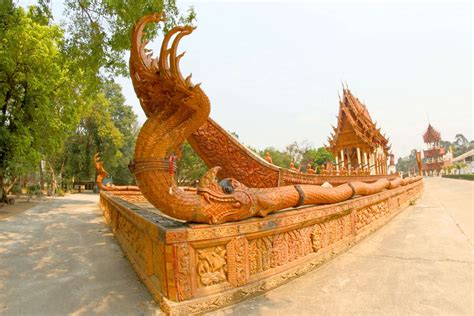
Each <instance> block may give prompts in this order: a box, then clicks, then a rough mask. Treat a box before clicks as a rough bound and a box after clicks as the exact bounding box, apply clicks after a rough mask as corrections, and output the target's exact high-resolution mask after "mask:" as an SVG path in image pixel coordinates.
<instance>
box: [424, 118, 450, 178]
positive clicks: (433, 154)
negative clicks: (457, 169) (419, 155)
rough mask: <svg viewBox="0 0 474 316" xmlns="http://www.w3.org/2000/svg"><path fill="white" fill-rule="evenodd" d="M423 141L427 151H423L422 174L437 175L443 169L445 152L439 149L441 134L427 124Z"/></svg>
mask: <svg viewBox="0 0 474 316" xmlns="http://www.w3.org/2000/svg"><path fill="white" fill-rule="evenodd" d="M423 141H424V142H425V144H426V146H427V148H428V149H427V150H423V156H424V157H423V174H424V175H427V176H428V175H429V176H431V175H438V174H439V172H440V171H441V169H442V168H443V167H444V158H443V156H444V154H446V150H445V149H444V148H442V147H441V145H440V142H441V134H440V132H438V131H437V130H436V129H435V128H434V127H433V126H431V124H428V128H427V129H426V132H425V133H424V134H423Z"/></svg>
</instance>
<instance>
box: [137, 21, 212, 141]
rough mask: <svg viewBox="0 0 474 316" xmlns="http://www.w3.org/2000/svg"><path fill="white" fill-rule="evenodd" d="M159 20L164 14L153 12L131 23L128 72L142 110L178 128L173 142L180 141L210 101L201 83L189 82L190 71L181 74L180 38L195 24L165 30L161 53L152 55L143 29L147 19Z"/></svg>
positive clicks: (196, 125) (196, 124) (203, 116)
mask: <svg viewBox="0 0 474 316" xmlns="http://www.w3.org/2000/svg"><path fill="white" fill-rule="evenodd" d="M160 21H164V17H163V15H162V14H161V13H154V14H150V15H146V16H144V17H142V18H141V19H140V20H139V21H138V22H137V23H136V24H135V26H134V27H133V30H132V49H131V52H130V75H131V78H132V82H133V86H134V88H135V92H136V94H137V96H138V98H139V100H140V104H141V106H142V108H143V110H144V112H145V114H146V115H147V116H148V117H157V118H159V120H160V122H161V123H162V125H163V126H165V125H166V126H168V127H169V128H173V129H175V130H176V129H180V131H181V132H180V133H179V135H177V137H175V139H174V140H176V142H173V143H174V144H176V143H178V144H179V143H182V142H183V141H184V139H185V138H186V137H187V136H189V135H190V134H191V133H192V132H193V131H195V130H196V129H197V128H199V127H200V126H201V125H202V124H203V123H204V122H205V121H206V120H207V118H208V116H209V112H210V102H209V99H208V98H207V96H206V94H205V93H204V91H203V90H202V89H201V88H200V84H196V85H195V84H193V83H192V82H191V74H190V75H189V76H187V77H184V76H183V75H182V74H181V70H180V68H179V62H180V60H181V58H182V57H183V56H184V52H183V53H181V54H178V45H179V42H180V41H181V39H182V38H183V37H184V36H186V35H189V34H191V33H192V32H193V31H194V29H195V27H192V26H189V25H188V26H177V27H174V28H173V29H171V30H170V31H169V32H167V33H166V34H165V36H164V39H163V42H162V45H161V49H160V55H159V57H158V58H154V57H153V53H152V52H151V51H150V50H149V49H147V48H146V45H147V44H148V41H144V40H143V31H144V28H145V26H146V25H147V24H148V23H152V22H154V23H158V22H160ZM170 43H171V44H170Z"/></svg>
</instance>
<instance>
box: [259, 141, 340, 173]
mask: <svg viewBox="0 0 474 316" xmlns="http://www.w3.org/2000/svg"><path fill="white" fill-rule="evenodd" d="M267 152H268V153H269V154H270V156H271V157H272V161H273V164H275V165H277V166H279V167H282V168H289V166H290V164H291V163H294V164H295V167H296V168H299V167H300V166H301V170H302V171H305V170H306V168H307V167H308V164H310V165H311V166H312V167H317V166H321V165H323V164H326V163H327V162H330V161H331V162H332V161H334V157H333V155H332V154H331V153H330V152H328V151H327V150H326V148H325V147H319V148H313V147H311V146H310V145H308V144H306V143H297V142H293V143H291V144H289V145H288V146H286V147H285V150H283V151H280V150H278V149H276V148H274V147H267V148H265V149H264V150H262V151H260V156H261V157H263V158H264V157H265V154H266V153H267Z"/></svg>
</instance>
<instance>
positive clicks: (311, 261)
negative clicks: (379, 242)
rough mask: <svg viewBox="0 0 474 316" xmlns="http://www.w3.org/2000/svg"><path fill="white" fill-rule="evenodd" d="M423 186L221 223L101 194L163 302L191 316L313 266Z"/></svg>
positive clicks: (131, 197)
mask: <svg viewBox="0 0 474 316" xmlns="http://www.w3.org/2000/svg"><path fill="white" fill-rule="evenodd" d="M422 190H423V182H422V181H418V182H415V183H412V184H409V185H407V186H404V187H400V188H397V189H393V190H387V191H383V192H381V193H378V194H374V195H371V196H366V197H355V198H353V199H351V200H348V201H345V202H342V203H338V204H331V205H319V206H306V207H300V208H298V209H288V210H283V211H280V212H277V213H275V214H272V215H270V216H267V217H265V218H252V219H248V220H244V221H240V222H233V223H226V224H221V225H204V224H187V223H183V222H180V221H177V220H174V219H172V218H169V217H167V216H166V215H163V214H162V213H160V212H159V211H158V210H156V209H155V208H154V207H153V206H151V205H150V204H149V203H148V202H147V201H146V200H145V199H144V198H143V196H142V195H141V194H140V193H139V192H125V191H122V192H101V197H100V203H101V207H102V210H103V212H104V216H105V218H106V220H107V222H108V223H109V225H110V226H111V228H112V230H113V232H114V234H115V236H116V238H117V240H118V241H119V243H120V245H121V246H122V249H123V250H124V252H125V254H126V255H127V257H128V258H129V260H130V262H131V263H132V265H133V267H134V268H135V270H136V271H137V273H138V275H139V276H140V278H141V279H142V280H143V282H144V283H145V284H146V286H147V287H148V289H149V290H150V292H151V293H152V295H153V297H154V298H155V299H156V301H158V302H159V303H160V306H161V308H162V309H163V310H164V311H165V312H167V313H170V314H183V315H184V314H190V313H202V312H206V311H210V310H214V309H217V308H220V307H223V306H225V305H229V304H232V303H235V302H237V301H241V300H244V299H247V298H250V297H252V296H254V295H257V294H259V293H262V292H265V291H268V290H270V289H272V288H275V287H277V286H279V285H281V284H283V283H285V282H287V281H289V280H290V279H292V278H294V277H296V276H299V275H301V274H303V273H305V272H307V271H310V270H311V269H313V268H314V267H316V266H317V265H319V264H320V263H322V262H323V261H325V260H327V259H329V258H331V257H332V256H334V255H335V254H337V253H339V252H341V251H343V250H345V249H347V248H348V247H350V246H351V245H352V244H354V243H355V242H357V241H359V240H360V239H361V238H363V237H365V236H367V235H368V234H370V233H371V232H372V231H374V230H375V229H377V228H378V227H380V226H381V225H383V224H384V223H386V222H387V221H388V220H389V219H391V218H392V217H393V216H395V215H396V214H397V213H399V212H400V211H401V210H402V209H403V208H405V207H406V206H408V205H409V204H410V203H411V202H412V201H414V200H415V199H417V198H418V197H419V196H420V194H421V193H422ZM315 286H317V285H315Z"/></svg>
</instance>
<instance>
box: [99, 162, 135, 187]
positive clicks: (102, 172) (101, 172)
mask: <svg viewBox="0 0 474 316" xmlns="http://www.w3.org/2000/svg"><path fill="white" fill-rule="evenodd" d="M94 165H95V170H96V172H97V177H96V184H97V186H98V187H99V188H100V189H101V190H103V191H139V190H140V189H139V188H138V187H137V186H134V185H114V184H111V183H110V182H109V183H108V184H104V180H105V178H107V176H108V175H109V173H108V172H107V171H106V170H105V168H104V164H103V163H102V160H101V159H100V155H99V153H96V154H95V155H94Z"/></svg>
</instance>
